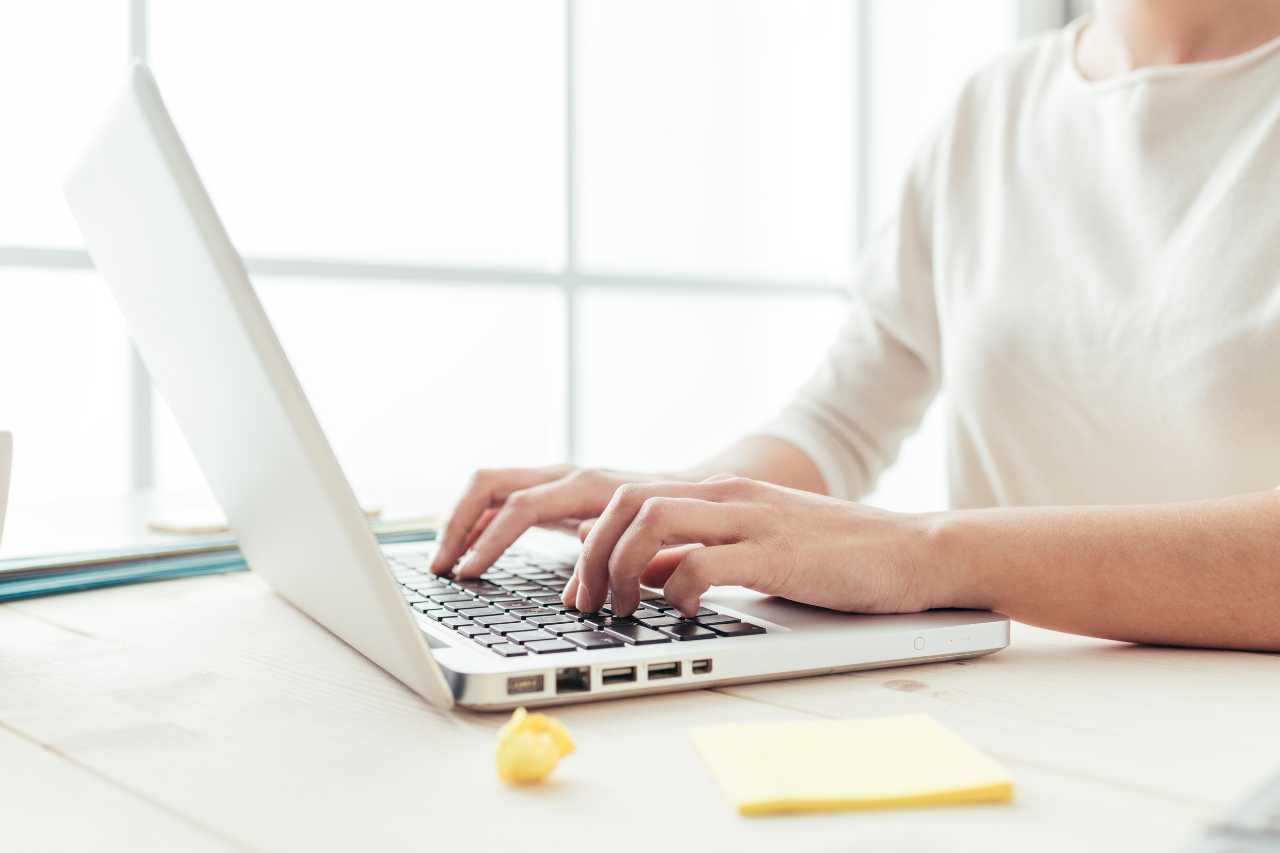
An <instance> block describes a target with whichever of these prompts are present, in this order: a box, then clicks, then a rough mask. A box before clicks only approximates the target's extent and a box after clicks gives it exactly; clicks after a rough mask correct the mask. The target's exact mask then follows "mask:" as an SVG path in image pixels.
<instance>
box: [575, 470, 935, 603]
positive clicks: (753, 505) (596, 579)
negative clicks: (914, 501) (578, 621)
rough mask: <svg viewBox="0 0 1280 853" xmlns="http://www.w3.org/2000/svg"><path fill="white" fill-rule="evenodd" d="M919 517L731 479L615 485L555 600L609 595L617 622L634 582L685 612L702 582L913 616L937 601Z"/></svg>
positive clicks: (924, 525) (924, 519)
mask: <svg viewBox="0 0 1280 853" xmlns="http://www.w3.org/2000/svg"><path fill="white" fill-rule="evenodd" d="M928 519H929V516H916V515H904V514H898V513H891V512H885V511H882V510H877V509H872V508H870V507H866V506H862V505H860V504H855V503H850V502H848V501H841V500H836V499H834V498H828V497H823V496H820V495H815V494H812V493H810V492H802V491H797V490H795V489H787V488H783V487H781V486H774V485H770V484H767V483H761V482H757V481H755V480H748V479H743V478H738V477H730V478H713V479H711V480H706V481H703V482H701V483H682V482H651V483H628V484H621V485H619V486H617V487H616V490H615V491H614V492H613V495H612V499H611V500H610V501H609V503H608V506H607V507H606V508H604V511H603V513H601V515H600V518H599V519H598V520H597V522H596V523H595V525H594V526H593V527H592V529H591V531H590V533H589V535H588V536H587V539H586V545H585V546H584V548H583V552H582V556H581V558H580V559H579V560H578V564H577V566H576V567H575V569H574V575H573V579H572V580H570V581H569V584H568V585H567V586H566V587H565V592H564V602H565V605H566V606H571V607H577V608H578V609H579V610H581V611H583V612H592V611H596V610H599V609H600V608H601V607H602V606H603V605H604V602H605V597H606V596H607V595H611V601H610V605H609V606H610V608H611V609H612V610H613V612H614V613H615V614H617V615H619V616H627V615H630V614H631V613H632V612H633V611H634V610H635V608H636V605H637V604H638V603H639V600H640V585H641V584H642V583H643V584H644V585H645V586H650V587H658V586H661V587H662V589H663V595H664V596H665V598H666V599H667V601H669V602H671V604H672V606H673V607H677V608H679V610H680V611H681V612H682V613H684V614H686V615H693V614H694V612H695V611H697V609H698V602H699V599H700V598H701V596H702V594H703V593H704V592H706V591H707V589H708V587H711V586H713V585H740V586H746V587H750V588H751V589H754V590H758V591H760V592H764V593H768V594H771V595H779V596H783V597H785V598H789V599H792V600H794V601H800V602H805V603H807V604H817V605H821V606H823V607H830V608H833V609H837V610H852V611H858V612H862V613H914V612H917V611H920V610H926V609H928V608H930V607H936V606H943V605H944V602H942V601H940V600H938V596H937V591H936V590H935V589H933V588H932V586H933V584H932V582H931V580H930V579H931V578H933V577H934V576H935V575H936V573H935V572H934V571H933V568H934V566H933V563H934V561H932V560H930V559H928V558H927V556H926V553H925V551H926V549H927V547H928V541H929V538H930V537H929V522H928ZM681 545H684V546H688V547H687V548H685V549H683V550H681V551H678V552H671V553H673V554H675V556H673V557H671V558H670V559H667V560H659V561H656V562H655V561H654V559H653V558H654V557H655V555H657V554H658V552H659V551H661V550H663V549H670V548H672V546H681Z"/></svg>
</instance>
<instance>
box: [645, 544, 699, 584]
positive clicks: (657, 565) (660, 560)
mask: <svg viewBox="0 0 1280 853" xmlns="http://www.w3.org/2000/svg"><path fill="white" fill-rule="evenodd" d="M701 547H702V545H679V546H677V547H675V548H663V549H662V550H661V551H659V552H658V554H657V556H656V557H654V558H653V559H652V560H650V561H649V565H647V566H645V569H644V571H643V572H641V573H640V585H641V586H647V587H649V588H650V589H662V587H663V586H664V585H665V584H666V582H667V578H669V577H671V573H672V572H674V571H675V570H676V567H677V566H679V565H680V561H681V560H683V559H684V558H685V555H686V554H688V553H689V552H690V551H694V550H697V549H698V548H701Z"/></svg>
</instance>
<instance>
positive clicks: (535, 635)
mask: <svg viewBox="0 0 1280 853" xmlns="http://www.w3.org/2000/svg"><path fill="white" fill-rule="evenodd" d="M553 639H555V635H554V634H548V633H547V632H546V631H543V630H540V629H535V630H533V631H515V632H513V633H510V634H507V640H508V641H510V642H512V643H519V644H520V645H522V646H523V645H524V644H525V643H532V642H534V641H535V640H553Z"/></svg>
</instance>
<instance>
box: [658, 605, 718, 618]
mask: <svg viewBox="0 0 1280 853" xmlns="http://www.w3.org/2000/svg"><path fill="white" fill-rule="evenodd" d="M662 612H663V613H665V614H667V615H668V616H676V617H680V616H683V615H684V614H682V613H681V612H680V611H679V610H677V609H676V608H674V607H668V608H667V609H666V610H663V611H662ZM715 615H716V612H715V611H714V610H708V609H707V608H705V607H699V608H698V612H697V613H695V614H694V618H697V617H699V616H715Z"/></svg>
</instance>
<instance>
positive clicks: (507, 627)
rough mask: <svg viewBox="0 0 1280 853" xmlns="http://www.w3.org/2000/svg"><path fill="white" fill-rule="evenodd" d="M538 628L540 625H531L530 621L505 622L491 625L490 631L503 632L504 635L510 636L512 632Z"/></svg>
mask: <svg viewBox="0 0 1280 853" xmlns="http://www.w3.org/2000/svg"><path fill="white" fill-rule="evenodd" d="M536 630H538V626H537V625H530V624H529V623H528V622H503V623H502V624H501V625H490V626H489V631H490V632H492V633H494V634H501V635H502V636H504V637H509V636H511V635H512V634H515V633H518V632H520V631H536Z"/></svg>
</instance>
